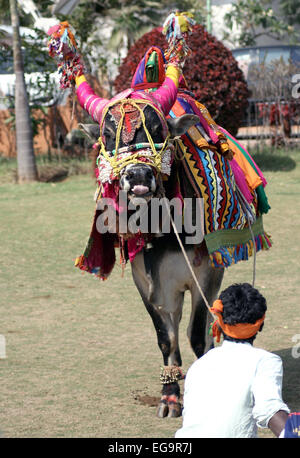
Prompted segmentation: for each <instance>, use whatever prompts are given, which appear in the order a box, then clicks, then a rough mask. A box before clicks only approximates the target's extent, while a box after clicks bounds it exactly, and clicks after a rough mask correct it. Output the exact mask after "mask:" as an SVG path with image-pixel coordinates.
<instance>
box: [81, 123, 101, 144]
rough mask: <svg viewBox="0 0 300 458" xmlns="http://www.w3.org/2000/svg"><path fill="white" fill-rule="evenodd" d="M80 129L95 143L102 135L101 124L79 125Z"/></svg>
mask: <svg viewBox="0 0 300 458" xmlns="http://www.w3.org/2000/svg"><path fill="white" fill-rule="evenodd" d="M78 127H79V129H80V130H82V131H83V132H84V133H85V135H86V136H87V137H88V138H89V139H90V140H92V142H93V143H95V142H96V141H97V140H98V138H99V135H100V128H99V124H78Z"/></svg>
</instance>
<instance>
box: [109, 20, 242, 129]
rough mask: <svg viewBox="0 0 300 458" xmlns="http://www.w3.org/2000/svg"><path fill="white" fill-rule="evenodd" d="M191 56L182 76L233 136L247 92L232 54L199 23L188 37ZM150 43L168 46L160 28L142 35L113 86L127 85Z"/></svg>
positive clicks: (119, 87) (198, 98)
mask: <svg viewBox="0 0 300 458" xmlns="http://www.w3.org/2000/svg"><path fill="white" fill-rule="evenodd" d="M188 43H189V46H190V48H191V49H192V51H193V53H192V56H191V57H189V58H188V59H187V60H186V63H185V66H184V76H185V78H186V81H187V84H188V87H189V90H190V91H192V92H193V93H194V95H195V97H196V99H197V100H198V101H199V102H200V103H203V104H204V105H205V106H206V107H207V109H208V110H209V112H210V114H211V115H212V117H213V118H214V120H215V121H216V122H217V123H218V124H219V125H220V126H222V127H224V128H225V129H227V130H228V131H229V132H231V133H232V134H233V135H235V134H236V133H237V130H238V128H239V127H240V125H241V121H242V120H243V117H244V115H245V111H246V108H247V105H248V97H249V91H248V88H247V84H246V82H245V79H244V75H243V73H242V71H241V70H240V69H239V67H238V64H237V62H236V60H235V59H234V57H233V56H232V53H231V52H230V50H229V49H227V48H226V47H225V46H224V45H223V44H222V43H221V42H220V41H218V40H217V39H216V38H214V37H213V36H212V35H210V34H208V33H207V32H206V30H205V29H204V27H202V26H201V25H196V26H194V29H193V34H192V35H191V36H190V37H189V42H188ZM151 46H160V47H161V48H162V49H163V50H165V49H166V48H167V43H166V40H165V37H164V35H163V34H162V33H161V28H156V29H153V30H152V31H151V32H148V33H146V34H145V35H143V36H142V37H141V38H140V39H139V40H138V41H137V42H136V43H135V44H134V46H133V47H132V48H131V49H130V50H129V52H128V55H127V57H126V58H125V59H124V60H123V62H122V64H121V65H120V67H119V75H118V76H117V78H116V79H115V82H114V87H115V89H116V91H117V92H120V91H122V90H123V89H126V88H127V87H130V84H131V79H132V77H133V75H134V72H135V69H136V67H137V65H138V63H139V62H140V60H141V59H142V58H143V56H144V54H145V52H146V51H147V50H148V49H149V48H150V47H151Z"/></svg>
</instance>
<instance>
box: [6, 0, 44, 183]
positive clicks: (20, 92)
mask: <svg viewBox="0 0 300 458" xmlns="http://www.w3.org/2000/svg"><path fill="white" fill-rule="evenodd" d="M10 14H11V24H12V27H13V56H14V72H15V75H16V83H15V119H16V140H17V160H18V181H19V182H20V183H23V182H29V181H35V180H37V178H38V173H37V167H36V162H35V156H34V149H33V133H32V124H31V118H30V112H29V103H28V96H27V91H26V84H25V77H24V64H23V57H22V50H21V40H20V33H19V15H18V9H17V4H16V0H10Z"/></svg>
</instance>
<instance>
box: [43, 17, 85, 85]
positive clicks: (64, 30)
mask: <svg viewBox="0 0 300 458" xmlns="http://www.w3.org/2000/svg"><path fill="white" fill-rule="evenodd" d="M48 35H49V36H50V38H49V41H48V49H49V55H50V56H51V57H53V58H54V59H56V60H57V62H58V64H57V66H58V71H59V73H61V78H60V86H61V88H62V89H67V88H69V87H71V86H74V84H75V78H76V77H77V76H80V75H82V74H83V73H84V64H83V62H82V59H81V56H80V54H79V51H78V47H77V43H76V40H75V37H74V30H73V28H72V27H71V26H70V25H69V23H68V22H67V21H65V22H61V23H60V24H58V25H55V26H53V27H51V28H50V29H49V30H48Z"/></svg>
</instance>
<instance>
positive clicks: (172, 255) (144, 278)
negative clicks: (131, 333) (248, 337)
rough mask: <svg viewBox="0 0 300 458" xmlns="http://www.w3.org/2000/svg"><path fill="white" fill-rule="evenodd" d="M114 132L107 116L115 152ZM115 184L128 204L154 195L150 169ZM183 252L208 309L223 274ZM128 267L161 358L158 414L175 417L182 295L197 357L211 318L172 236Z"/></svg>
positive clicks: (156, 136)
mask: <svg viewBox="0 0 300 458" xmlns="http://www.w3.org/2000/svg"><path fill="white" fill-rule="evenodd" d="M147 110H148V112H147ZM145 116H146V120H147V127H148V129H149V131H150V132H151V135H152V137H153V140H154V142H156V143H160V142H162V141H163V140H164V139H163V138H162V129H161V126H160V121H159V119H158V116H157V115H156V113H155V112H151V107H147V108H146V110H145ZM198 121H199V119H198V117H197V116H195V115H184V116H182V117H180V118H176V119H170V120H168V126H169V130H170V133H171V136H173V137H179V136H181V135H183V134H184V133H185V132H187V130H188V129H189V128H190V127H191V126H192V125H194V124H196V123H197V122H198ZM81 128H82V129H83V130H84V131H85V132H86V134H87V135H88V136H89V137H90V138H91V139H93V140H94V141H96V140H97V139H98V137H99V125H96V124H95V125H91V124H89V125H81ZM115 133H116V125H115V124H114V123H113V121H110V115H109V112H108V114H107V117H106V122H105V130H104V132H103V134H104V136H105V142H106V149H107V150H113V149H114V145H115ZM142 141H145V133H144V132H143V129H142V128H141V129H139V130H138V131H137V132H136V135H135V138H134V139H133V144H135V143H139V142H142ZM120 146H122V144H121V145H120ZM119 180H120V190H125V191H126V192H127V193H128V194H127V195H128V197H129V199H134V198H136V197H139V198H140V197H144V198H147V200H148V201H149V199H151V197H153V196H155V193H156V190H157V177H156V175H155V174H154V173H153V170H152V168H151V167H150V166H149V165H146V164H135V165H129V166H127V167H125V168H124V169H123V170H122V171H121V174H120V178H119ZM185 249H186V252H187V255H188V258H189V261H190V263H191V265H192V266H193V269H194V272H195V274H196V277H197V279H198V282H199V284H200V286H201V288H202V290H203V292H204V294H205V296H206V298H207V300H208V302H209V303H210V304H212V302H213V300H214V299H215V298H216V296H217V294H218V291H219V288H220V286H221V282H222V278H223V269H214V268H213V267H212V266H211V263H210V261H209V258H208V255H207V253H205V252H203V253H202V255H201V259H200V262H198V263H197V265H195V263H194V261H195V246H192V245H186V246H185ZM131 268H132V275H133V279H134V282H135V285H136V287H137V289H138V291H139V293H140V295H141V298H142V300H143V302H144V304H145V307H146V309H147V311H148V313H149V315H150V316H151V318H152V321H153V324H154V326H155V330H156V333H157V341H158V346H159V348H160V350H161V352H162V357H163V365H164V368H163V374H162V378H161V380H162V396H161V400H160V402H159V406H158V410H157V415H158V416H159V417H165V416H168V417H178V416H180V415H181V410H182V408H181V404H180V387H179V384H178V380H179V379H180V376H179V377H177V376H176V375H175V377H173V376H172V374H174V373H176V368H177V367H178V368H179V367H180V366H181V365H182V360H181V355H180V349H179V342H178V330H179V324H180V320H181V316H182V308H183V302H184V295H185V292H186V291H190V293H191V302H192V307H191V315H190V321H189V325H188V329H187V335H188V338H189V341H190V344H191V347H192V349H193V351H194V353H195V355H196V357H197V358H199V357H201V356H202V355H203V354H204V353H205V352H206V351H207V350H208V349H209V348H211V346H212V345H213V340H212V337H209V336H208V327H209V325H210V322H211V314H210V313H208V310H207V307H206V305H205V303H204V301H203V299H202V296H201V294H200V293H199V289H198V288H197V286H196V284H195V281H194V279H193V277H192V274H191V272H190V270H189V267H188V265H187V263H186V260H185V258H184V256H183V254H182V251H181V248H180V246H179V244H178V240H177V239H176V237H175V235H174V233H170V234H165V235H163V234H157V236H155V237H154V238H153V239H152V240H151V243H150V244H149V243H148V244H147V245H146V248H145V249H143V251H141V252H139V253H138V254H137V255H136V257H135V259H134V260H133V262H132V263H131ZM174 369H175V371H174Z"/></svg>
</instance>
